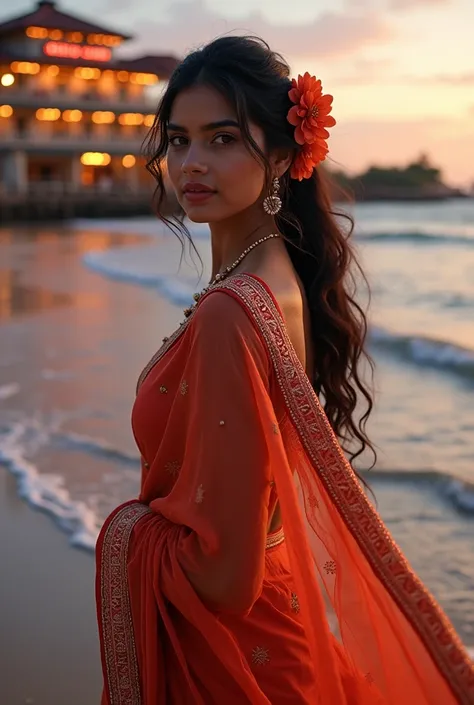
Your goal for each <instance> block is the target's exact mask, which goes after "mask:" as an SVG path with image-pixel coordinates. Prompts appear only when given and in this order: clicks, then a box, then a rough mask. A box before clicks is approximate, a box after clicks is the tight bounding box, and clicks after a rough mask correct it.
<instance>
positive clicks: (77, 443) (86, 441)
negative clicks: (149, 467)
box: [52, 432, 140, 467]
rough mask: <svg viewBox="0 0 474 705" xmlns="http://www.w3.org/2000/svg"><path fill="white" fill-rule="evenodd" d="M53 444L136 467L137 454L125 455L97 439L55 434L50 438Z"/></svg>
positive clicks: (76, 434)
mask: <svg viewBox="0 0 474 705" xmlns="http://www.w3.org/2000/svg"><path fill="white" fill-rule="evenodd" d="M52 440H53V443H54V444H55V445H57V446H58V447H60V448H63V449H66V450H81V451H83V452H85V453H90V454H91V455H98V456H102V457H105V458H108V459H109V460H114V461H117V462H119V463H121V464H123V465H133V466H134V467H138V464H139V462H140V456H139V454H138V453H127V452H126V451H124V450H118V449H117V448H115V447H114V446H112V445H110V443H107V441H104V440H102V439H99V438H91V437H90V436H84V435H82V434H79V433H72V432H69V433H56V434H55V435H53V437H52Z"/></svg>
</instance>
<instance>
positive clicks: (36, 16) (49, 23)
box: [0, 0, 131, 39]
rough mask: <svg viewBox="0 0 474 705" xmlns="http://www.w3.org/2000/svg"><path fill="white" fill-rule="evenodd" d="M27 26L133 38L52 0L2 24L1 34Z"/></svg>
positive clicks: (43, 2) (41, 1) (43, 0)
mask: <svg viewBox="0 0 474 705" xmlns="http://www.w3.org/2000/svg"><path fill="white" fill-rule="evenodd" d="M27 27H46V29H61V30H63V31H64V32H83V33H84V34H109V35H110V34H111V35H114V36H116V37H121V38H122V39H131V36H130V35H127V34H122V33H121V32H116V31H115V30H113V29H107V28H106V27H101V26H100V25H97V24H91V23H90V22H86V21H85V20H82V19H81V18H79V17H77V16H75V15H68V14H66V13H65V12H60V11H59V10H57V9H56V4H55V3H54V2H52V1H51V0H40V2H38V4H37V6H36V9H35V10H33V12H29V13H28V14H26V15H21V16H20V17H15V18H13V19H12V20H8V21H7V22H3V24H0V36H1V35H5V34H11V33H12V32H18V31H19V30H24V29H26V28H27Z"/></svg>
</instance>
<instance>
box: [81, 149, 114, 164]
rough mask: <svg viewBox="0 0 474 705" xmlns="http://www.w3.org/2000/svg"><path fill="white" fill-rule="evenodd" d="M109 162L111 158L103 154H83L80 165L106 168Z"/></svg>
mask: <svg viewBox="0 0 474 705" xmlns="http://www.w3.org/2000/svg"><path fill="white" fill-rule="evenodd" d="M111 161H112V157H111V156H110V154H107V153H105V152H84V154H82V155H81V164H84V166H108V164H110V162H111Z"/></svg>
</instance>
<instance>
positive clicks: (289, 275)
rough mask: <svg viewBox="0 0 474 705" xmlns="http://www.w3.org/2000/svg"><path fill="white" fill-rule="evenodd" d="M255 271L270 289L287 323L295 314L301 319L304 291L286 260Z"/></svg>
mask: <svg viewBox="0 0 474 705" xmlns="http://www.w3.org/2000/svg"><path fill="white" fill-rule="evenodd" d="M255 273H256V274H258V276H259V277H260V278H261V279H263V280H264V282H265V283H266V284H267V285H268V287H269V288H270V289H271V291H272V294H273V295H274V297H275V299H276V300H277V302H278V304H279V306H280V308H281V311H282V313H283V316H284V318H285V321H286V323H287V325H288V323H289V321H291V320H292V319H294V317H295V316H296V317H297V318H300V319H301V320H302V317H303V310H304V300H303V297H304V293H303V289H302V286H301V285H300V282H299V281H298V278H297V276H296V274H295V272H294V271H293V269H292V268H291V267H290V266H288V264H287V263H286V262H281V263H280V262H278V261H276V262H275V261H274V262H272V263H269V264H268V265H266V266H263V267H261V268H260V270H259V271H258V272H255Z"/></svg>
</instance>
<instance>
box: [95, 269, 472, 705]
mask: <svg viewBox="0 0 474 705" xmlns="http://www.w3.org/2000/svg"><path fill="white" fill-rule="evenodd" d="M133 427H134V432H135V436H136V439H137V443H138V446H139V448H140V452H141V454H142V457H143V476H142V490H141V494H140V497H139V501H132V502H130V503H127V504H126V505H123V506H122V507H119V508H118V509H117V510H116V511H115V512H114V513H113V514H112V515H111V517H109V519H108V520H107V522H106V524H105V525H104V527H103V529H102V532H101V535H100V537H99V542H98V551H97V559H98V572H97V603H98V619H99V629H100V635H101V649H102V661H103V669H104V682H105V689H104V696H103V702H104V703H110V704H115V703H125V702H127V703H133V704H134V705H135V703H136V704H137V705H138V704H139V703H140V704H141V703H143V704H144V705H151V704H152V703H153V704H156V703H169V704H170V705H173V704H174V703H176V704H179V705H181V704H185V703H186V704H187V703H206V705H211V703H214V702H216V703H221V702H225V703H226V704H228V705H238V704H240V703H245V702H248V703H255V704H256V705H260V703H262V705H263V703H269V702H272V703H273V705H275V704H278V703H279V702H280V701H279V700H278V699H276V700H275V699H272V700H270V699H269V698H268V697H267V695H266V694H265V687H264V685H263V681H262V678H260V677H259V672H258V669H256V668H255V667H254V666H255V664H254V663H252V657H253V656H255V653H254V651H255V650H254V651H252V653H249V651H248V650H246V648H245V646H244V644H245V634H246V631H247V632H251V630H252V628H253V626H255V625H256V624H257V622H258V621H259V620H261V619H262V620H263V621H265V619H267V622H268V624H267V625H264V624H261V625H260V627H261V629H262V630H263V631H262V633H264V632H265V629H267V630H268V631H269V632H270V631H271V628H272V620H275V622H277V621H278V615H277V612H274V613H272V612H271V611H268V610H267V611H265V610H263V609H262V606H263V605H264V604H265V600H268V599H269V598H268V594H269V592H268V589H267V588H268V582H269V577H268V576H269V561H270V563H271V558H270V557H269V553H268V551H267V552H266V546H267V542H268V538H267V534H268V527H269V524H270V519H271V517H272V514H273V511H274V507H275V502H276V499H277V498H278V501H279V505H280V508H281V516H282V521H283V528H284V532H285V544H284V551H285V560H287V561H288V566H289V570H290V572H291V580H292V588H291V590H292V592H291V594H292V595H293V594H294V595H295V599H296V598H297V600H298V620H299V621H298V624H297V623H296V622H292V621H291V620H290V619H286V617H285V620H281V625H282V626H281V628H280V626H279V628H278V630H273V636H274V638H275V639H276V640H278V639H280V640H282V641H284V640H285V639H287V640H288V643H290V642H291V639H292V638H294V634H295V633H296V632H295V630H297V629H299V628H300V627H301V630H302V633H303V634H304V641H305V644H304V649H303V650H302V652H301V653H302V656H301V661H304V662H305V663H304V664H303V666H307V667H308V668H309V669H311V673H312V674H314V678H309V680H308V683H309V684H308V683H306V685H305V687H304V692H303V689H301V698H300V700H299V701H298V702H301V703H315V704H316V703H318V704H319V703H321V704H323V703H324V705H328V704H330V705H371V704H373V705H376V704H378V705H382V704H385V705H402V703H403V704H404V705H405V703H416V705H452V704H454V703H462V704H463V705H467V704H468V703H473V702H474V672H473V668H472V663H471V662H470V660H469V658H468V656H467V655H466V653H465V651H464V649H463V647H462V645H461V643H460V641H459V639H458V638H457V636H456V634H455V633H454V630H453V629H452V627H451V625H450V623H449V621H448V620H447V618H446V617H445V615H444V614H443V612H442V611H441V609H440V608H439V606H438V605H437V604H436V603H435V601H434V600H433V598H432V597H431V596H430V595H429V593H428V592H427V590H426V589H425V587H424V586H423V585H422V584H421V583H420V581H419V580H418V579H417V577H416V576H415V575H414V573H413V572H412V571H411V569H410V567H409V566H408V564H407V562H406V560H405V558H404V557H403V555H402V554H401V553H400V551H399V549H398V548H397V546H396V545H395V544H394V542H393V540H392V539H391V537H390V535H389V533H388V531H387V529H386V528H385V526H384V525H383V523H382V522H381V520H380V518H379V516H378V514H377V512H376V511H375V509H374V508H373V507H372V505H371V504H370V503H369V501H368V500H367V498H366V496H365V494H364V492H363V490H362V489H361V487H360V485H359V482H358V480H357V478H356V477H355V475H354V473H353V471H352V469H351V467H350V465H349V464H348V462H347V461H346V459H345V458H344V456H343V454H342V451H341V449H340V447H339V445H338V443H337V440H336V438H335V436H334V434H333V432H332V430H331V428H330V426H329V423H328V421H327V419H326V417H325V415H324V412H323V410H322V409H321V406H320V404H319V401H318V399H317V397H316V395H315V394H314V392H313V390H312V388H311V385H310V383H309V380H308V378H307V377H306V375H305V372H304V370H303V369H302V367H301V364H300V363H299V361H298V358H297V356H296V354H295V352H294V350H293V348H292V346H291V343H290V341H289V339H288V336H287V334H286V330H285V326H284V321H283V319H282V316H281V313H280V311H279V309H278V306H277V304H276V302H275V301H274V299H273V297H272V296H271V292H269V290H268V289H267V287H266V286H265V284H264V283H263V282H262V281H260V280H259V279H258V278H256V277H254V276H250V275H234V276H232V277H230V278H228V279H227V280H226V281H224V282H223V283H222V284H221V285H219V286H218V287H216V288H215V289H213V290H212V291H211V292H210V293H209V294H207V296H206V297H205V298H204V299H203V300H202V301H201V302H200V304H199V306H198V308H197V311H196V312H195V313H194V315H193V316H192V317H191V319H190V320H189V322H188V323H187V324H186V325H185V326H182V327H181V328H180V329H179V330H178V331H177V332H176V333H175V334H174V335H173V336H172V338H171V339H170V340H168V341H167V342H166V343H165V344H164V346H163V348H162V349H161V350H160V351H159V353H158V354H157V356H155V359H154V360H153V361H152V362H151V363H150V365H149V366H147V368H146V369H145V371H144V373H143V374H142V377H141V380H140V387H139V393H138V396H137V400H136V403H135V407H134V411H133ZM280 550H282V549H280ZM270 572H271V571H270ZM210 586H212V591H211V593H212V594H211V597H210V596H209V588H210ZM293 591H294V593H293ZM213 598H214V599H215V604H213ZM218 607H219V609H220V611H218ZM282 609H283V608H282ZM259 610H260V611H259ZM280 612H281V610H280ZM260 614H262V615H264V616H262V617H260ZM272 615H273V616H272ZM252 620H253V622H252ZM279 624H280V623H279ZM252 625H253V626H252ZM239 634H241V635H242V637H239ZM334 634H336V636H337V638H336V636H334ZM259 648H260V649H263V647H261V646H259V645H258V644H255V649H257V651H256V653H257V654H260V657H261V658H263V656H262V652H259V651H258V649H259ZM276 648H277V647H276ZM267 651H268V650H266V649H263V652H264V655H265V658H266V657H267V656H268V653H267ZM271 668H272V662H271V660H270V661H269V662H268V663H267V664H266V671H265V673H266V676H265V678H269V677H271V676H268V674H269V673H271ZM279 670H281V669H279ZM288 670H289V671H291V664H289V666H288ZM272 677H274V678H275V680H276V681H278V678H279V677H281V674H280V673H279V672H278V670H277V669H276V670H275V672H274V674H273V676H272ZM291 677H292V676H291V673H290V674H289V678H290V679H291ZM294 679H295V680H297V679H298V675H297V669H294ZM283 682H284V681H283ZM288 683H290V681H288ZM291 685H292V684H291ZM288 687H289V686H288ZM295 688H297V684H295ZM267 692H268V691H267ZM295 692H296V691H295ZM281 702H282V703H283V702H290V700H288V701H286V700H284V699H282V700H281ZM294 702H295V703H296V702H297V701H296V700H294Z"/></svg>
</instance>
